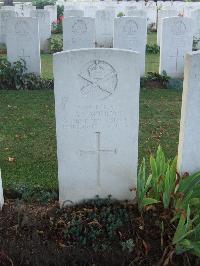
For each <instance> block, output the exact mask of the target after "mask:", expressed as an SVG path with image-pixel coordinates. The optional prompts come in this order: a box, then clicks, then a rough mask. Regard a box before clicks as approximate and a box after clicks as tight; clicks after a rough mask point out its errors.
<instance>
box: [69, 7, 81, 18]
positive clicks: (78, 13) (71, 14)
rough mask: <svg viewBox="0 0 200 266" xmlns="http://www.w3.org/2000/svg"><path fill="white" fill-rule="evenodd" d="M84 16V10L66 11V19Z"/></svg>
mask: <svg viewBox="0 0 200 266" xmlns="http://www.w3.org/2000/svg"><path fill="white" fill-rule="evenodd" d="M83 16H84V11H83V10H78V9H74V10H73V9H69V10H65V11H64V18H67V17H83Z"/></svg>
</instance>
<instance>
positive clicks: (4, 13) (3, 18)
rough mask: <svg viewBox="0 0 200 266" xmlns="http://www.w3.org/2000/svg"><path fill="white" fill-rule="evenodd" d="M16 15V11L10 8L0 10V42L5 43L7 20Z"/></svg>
mask: <svg viewBox="0 0 200 266" xmlns="http://www.w3.org/2000/svg"><path fill="white" fill-rule="evenodd" d="M14 17H17V13H16V12H15V11H12V10H0V43H4V44H5V43H6V35H7V33H8V21H9V20H10V19H12V18H14Z"/></svg>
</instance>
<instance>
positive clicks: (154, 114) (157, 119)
mask: <svg viewBox="0 0 200 266" xmlns="http://www.w3.org/2000/svg"><path fill="white" fill-rule="evenodd" d="M180 105H181V93H180V92H178V91H170V90H142V91H141V98H140V134H139V157H140V160H141V158H142V157H143V156H147V157H148V156H149V154H150V153H151V152H154V151H155V150H156V148H157V146H158V145H159V144H161V146H162V147H163V149H164V151H165V152H166V154H167V155H168V156H169V157H173V156H175V155H176V153H177V144H178V131H179V118H180ZM0 106H1V113H0V166H1V168H2V176H3V183H4V187H5V188H12V189H15V188H18V189H19V188H20V187H22V186H27V187H33V185H36V186H37V185H39V186H41V187H42V188H44V189H47V190H51V189H53V190H54V189H57V160H56V140H55V116H54V96H53V92H50V91H19V92H16V91H0Z"/></svg>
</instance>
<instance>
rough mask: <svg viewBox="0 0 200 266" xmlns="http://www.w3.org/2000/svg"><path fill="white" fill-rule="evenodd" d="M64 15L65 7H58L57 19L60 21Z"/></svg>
mask: <svg viewBox="0 0 200 266" xmlns="http://www.w3.org/2000/svg"><path fill="white" fill-rule="evenodd" d="M63 15H64V6H63V5H57V18H58V19H59V18H60V17H62V16H63Z"/></svg>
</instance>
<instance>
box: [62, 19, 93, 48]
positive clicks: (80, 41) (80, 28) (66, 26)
mask: <svg viewBox="0 0 200 266" xmlns="http://www.w3.org/2000/svg"><path fill="white" fill-rule="evenodd" d="M93 47H95V19H94V18H86V17H79V18H77V17H67V18H64V21H63V48H64V50H71V49H80V48H93Z"/></svg>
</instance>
